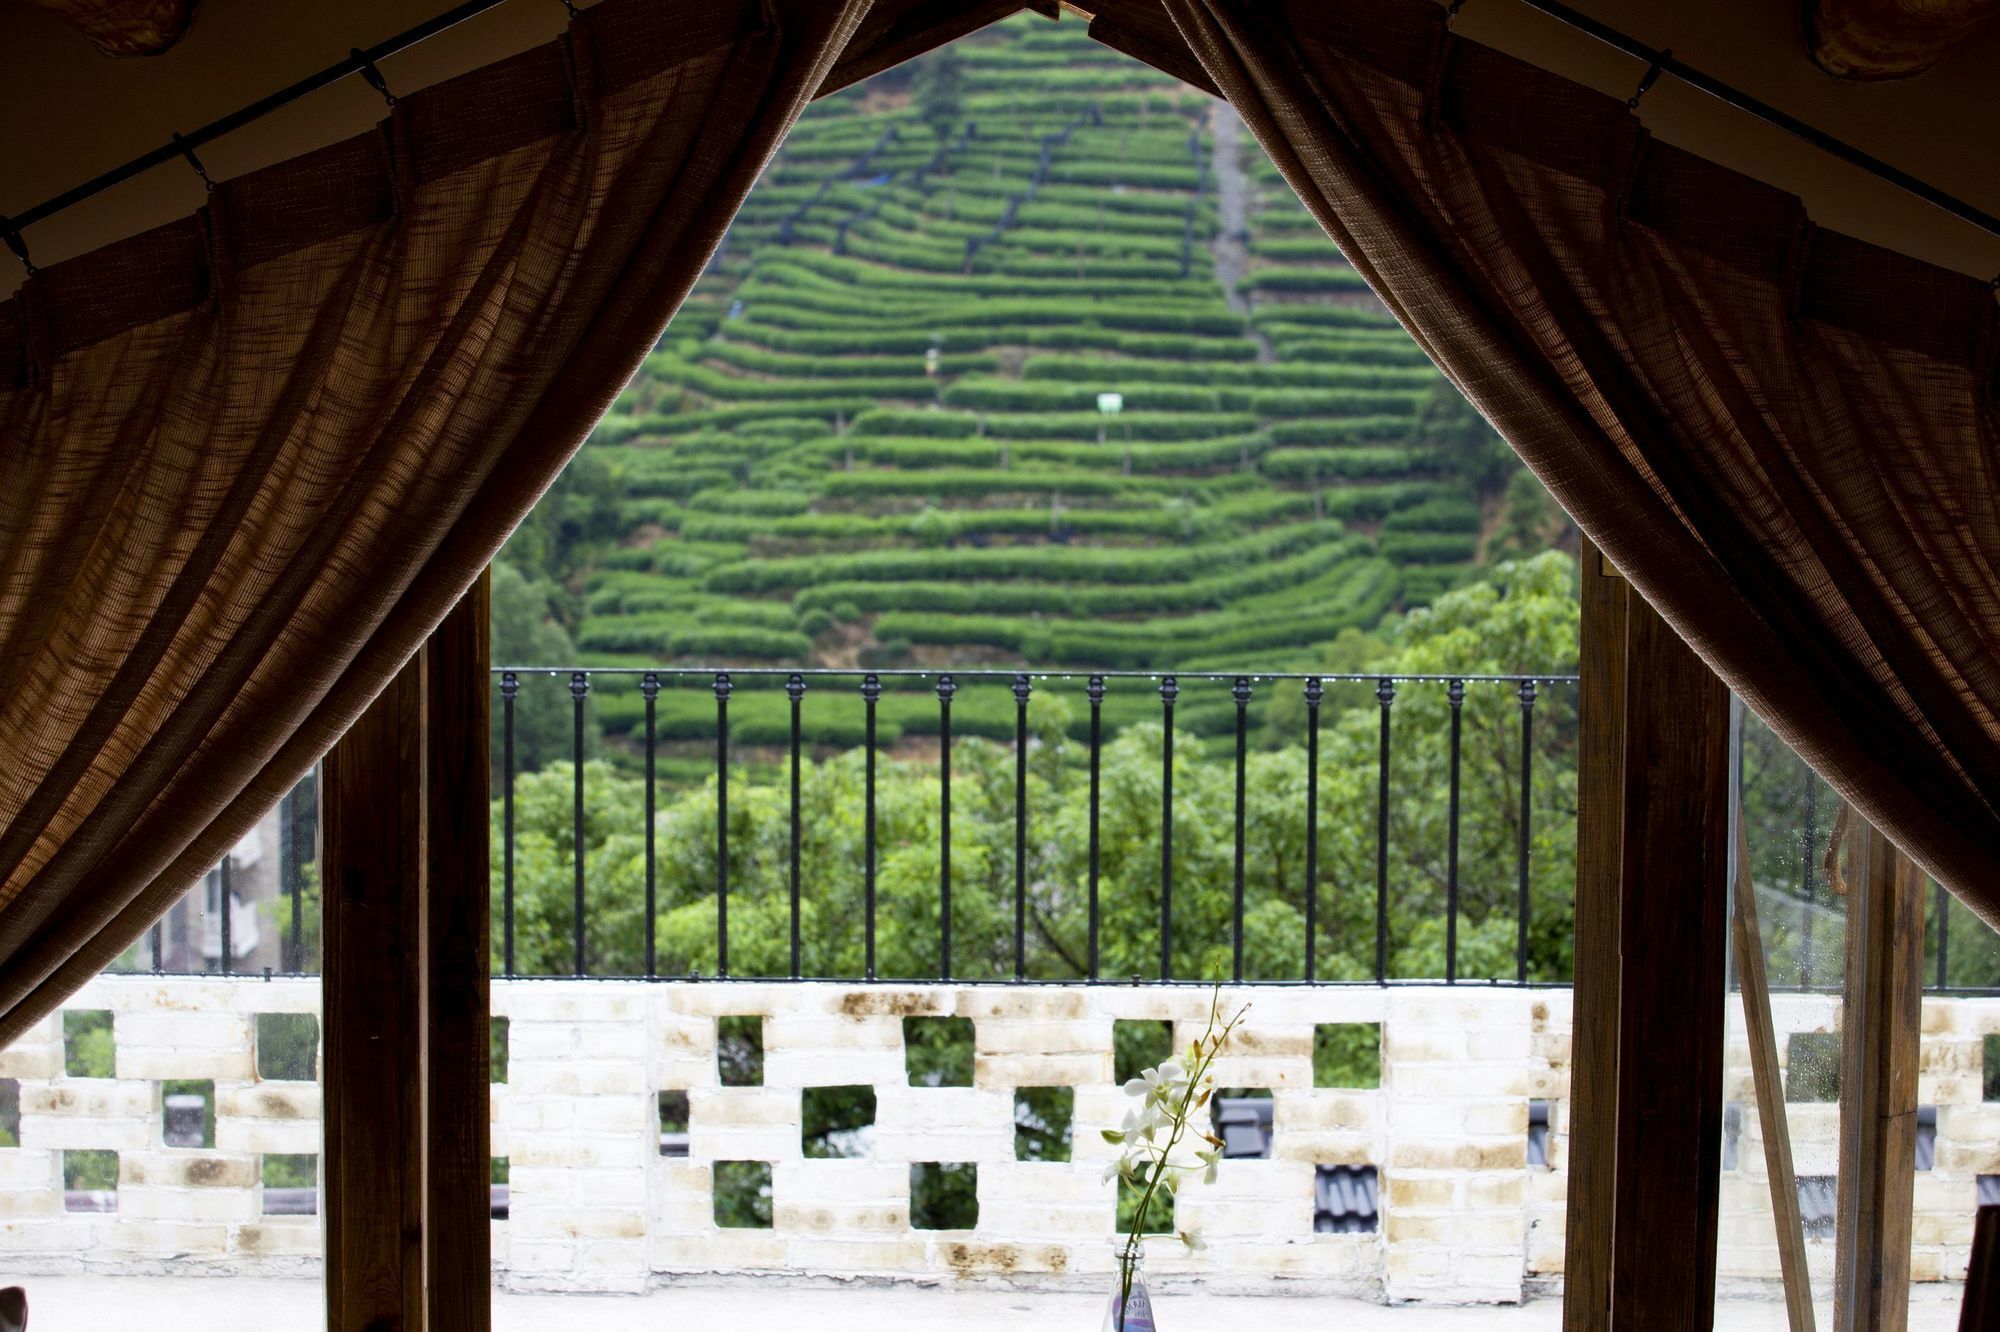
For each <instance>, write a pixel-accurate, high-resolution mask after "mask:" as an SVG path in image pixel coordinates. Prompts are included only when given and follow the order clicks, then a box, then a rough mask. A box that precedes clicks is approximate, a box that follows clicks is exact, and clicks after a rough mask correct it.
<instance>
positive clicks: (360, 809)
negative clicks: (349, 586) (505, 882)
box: [321, 577, 492, 1332]
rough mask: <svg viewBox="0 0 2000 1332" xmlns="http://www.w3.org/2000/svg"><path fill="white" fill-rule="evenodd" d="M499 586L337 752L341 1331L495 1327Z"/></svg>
mask: <svg viewBox="0 0 2000 1332" xmlns="http://www.w3.org/2000/svg"><path fill="white" fill-rule="evenodd" d="M488 598H489V593H488V584H487V581H486V579H485V578H484V577H482V578H481V579H480V581H479V583H478V584H477V585H476V586H475V587H474V588H473V590H472V592H471V593H470V594H468V595H467V597H466V598H465V599H464V600H463V601H462V602H461V603H460V604H459V605H458V606H457V607H456V608H455V609H454V610H453V611H452V612H451V614H450V615H449V616H448V617H447V618H446V620H445V622H444V623H443V624H442V625H441V626H439V628H438V631H437V632H436V634H434V635H433V637H432V639H431V641H430V642H429V643H428V644H426V646H425V647H424V648H423V650H422V651H421V652H419V654H418V655H417V657H416V658H415V659H414V660H413V661H411V662H410V664H409V665H408V666H406V667H405V668H404V669H403V670H402V671H401V672H400V673H399V674H398V675H397V677H396V678H395V679H394V680H393V681H391V682H390V684H389V686H388V687H387V688H386V689H385V690H384V691H383V693H382V695H381V697H379V698H378V699H376V701H375V702H374V703H373V704H372V705H370V707H369V708H368V710H367V711H366V712H365V713H363V714H362V716H361V718H360V719H359V720H358V721H356V722H355V724H354V725H353V727H351V728H350V729H349V731H348V733H347V734H346V735H345V736H343V737H342V738H341V740H340V741H339V742H338V743H337V744H336V745H335V746H334V747H333V749H332V750H331V751H330V752H329V753H328V755H327V758H326V763H325V775H324V780H323V784H322V801H323V806H324V808H323V813H322V816H321V818H322V822H321V835H322V838H323V848H322V852H321V857H322V864H323V865H324V867H325V871H324V872H325V876H326V877H325V882H326V885H327V889H326V892H325V894H324V903H323V908H322V909H323V911H324V913H325V920H324V923H323V926H322V930H323V936H324V940H325V946H324V973H325V974H324V978H323V984H324V1007H325V1013H326V1018H325V1037H324V1053H325V1057H324V1071H325V1088H324V1102H325V1125H326V1128H325V1154H326V1160H325V1163H324V1164H325V1171H324V1174H325V1179H326V1192H325V1200H324V1209H323V1210H324V1214H325V1218H326V1221H325V1231H326V1299H327V1322H326V1326H327V1329H328V1332H383V1330H384V1329H392V1328H393V1329H397V1330H398V1332H486V1329H487V1328H489V1327H490V1325H491V1297H490V1293H489V1291H490V1283H491V1280H492V1276H491V1257H490V1252H489V1250H490V1239H489V1235H490V1226H489V1221H488V1216H489V1211H490V1205H489V1202H488V1183H487V1181H488V1178H489V1173H488V1172H489V1170H490V1165H489V1156H490V1150H491V1149H490V1143H489V1129H488V1118H487V1114H488V1111H487V1102H488V1096H489V1093H488V1080H489V1073H488V1069H487V1051H488V1045H487V1028H488V1018H487V1013H488V1004H487V1000H488V994H487V947H488V907H487V900H488V892H489V887H488V880H487V854H488V847H487V791H486V785H487V772H488V768H487V753H488V749H487V744H488V741H487V702H486V687H487V681H486V663H487V632H486V625H487V615H488Z"/></svg>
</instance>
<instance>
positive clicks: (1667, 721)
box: [1611, 596, 1730, 1332]
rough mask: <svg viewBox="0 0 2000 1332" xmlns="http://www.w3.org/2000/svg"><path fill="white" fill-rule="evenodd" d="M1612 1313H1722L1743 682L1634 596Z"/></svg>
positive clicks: (1643, 1331)
mask: <svg viewBox="0 0 2000 1332" xmlns="http://www.w3.org/2000/svg"><path fill="white" fill-rule="evenodd" d="M1624 756H1625V757H1624V773H1623V783H1622V789H1623V802H1624V803H1623V819H1624V827H1623V838H1622V842H1621V846H1620V853H1621V854H1620V879H1621V891H1620V907H1619V912H1620V919H1619V939H1620V972H1619V1006H1618V1050H1619V1058H1618V1083H1617V1097H1618V1105H1617V1179H1616V1181H1615V1185H1614V1190H1615V1195H1616V1196H1615V1202H1614V1207H1613V1217H1612V1234H1611V1325H1612V1326H1613V1327H1615V1328H1616V1329H1618V1332H1649V1330H1650V1329H1655V1328H1657V1329H1662V1332H1665V1330H1667V1329H1671V1332H1701V1330H1702V1329H1707V1328H1710V1327H1712V1326H1713V1325H1714V1319H1715V1245H1716V1209H1717V1201H1718V1196H1719V1190H1720V1185H1721V1163H1722V1162H1721V1154H1722V1046H1723V995H1724V992H1725V990H1726V989H1727V974H1726V973H1727V965H1728V947H1727V939H1728V912H1727V902H1728V869H1729V866H1728V860H1729V855H1728V851H1729V795H1730V792H1729V692H1728V690H1727V689H1726V688H1724V687H1723V684H1722V682H1721V681H1720V680H1719V679H1717V678H1716V676H1715V674H1714V672H1712V671H1710V670H1709V669H1708V666H1707V665H1706V664H1705V663H1704V662H1703V661H1702V660H1701V659H1700V658H1699V657H1697V656H1696V655H1695V654H1694V651H1693V650H1692V649H1691V648H1689V647H1688V646H1687V644H1686V643H1684V642H1683V641H1682V640H1681V639H1680V637H1679V636H1678V635H1676V634H1675V633H1674V631H1673V630H1672V629H1670V628H1669V627H1668V626H1667V624H1666V622H1665V621H1664V620H1662V619H1661V618H1660V617H1659V615H1658V614H1657V613H1656V612H1655V611H1654V610H1653V609H1652V608H1651V607H1650V606H1648V605H1646V604H1645V603H1644V602H1643V601H1642V600H1641V599H1640V598H1639V597H1637V596H1631V597H1628V598H1627V605H1626V635H1625V744H1624Z"/></svg>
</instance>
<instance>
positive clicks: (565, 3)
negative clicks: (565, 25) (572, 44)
mask: <svg viewBox="0 0 2000 1332" xmlns="http://www.w3.org/2000/svg"><path fill="white" fill-rule="evenodd" d="M562 7H563V8H564V9H566V10H568V11H569V21H570V22H571V23H574V22H576V17H577V14H578V13H579V12H580V11H578V9H577V7H576V0H562Z"/></svg>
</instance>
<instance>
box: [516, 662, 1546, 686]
mask: <svg viewBox="0 0 2000 1332" xmlns="http://www.w3.org/2000/svg"><path fill="white" fill-rule="evenodd" d="M490 669H491V673H492V674H494V675H516V676H519V675H550V676H561V675H575V674H578V673H582V674H584V675H634V676H647V675H656V676H657V675H688V676H704V677H707V676H716V675H730V676H770V677H772V678H774V679H780V680H784V679H790V678H791V677H792V676H794V675H796V676H800V677H802V678H804V679H815V678H820V679H826V678H831V679H843V680H844V679H852V680H859V679H862V678H863V677H866V676H870V675H872V676H874V677H875V678H876V679H878V680H933V679H936V678H937V677H939V676H942V675H949V676H950V677H951V678H952V679H954V680H1014V679H1018V678H1019V677H1021V676H1023V675H1025V676H1028V677H1030V678H1032V679H1036V680H1055V679H1061V680H1090V679H1093V678H1095V679H1100V680H1166V679H1174V680H1223V681H1233V680H1252V681H1256V680H1297V681H1299V682H1301V683H1303V682H1305V681H1307V680H1318V681H1319V682H1320V683H1322V684H1378V683H1380V682H1381V681H1383V680H1390V681H1395V682H1397V683H1411V684H1453V683H1458V684H1528V683H1534V684H1575V683H1577V681H1578V679H1579V678H1580V677H1579V676H1576V675H1569V674H1563V673H1561V672H1547V671H1538V672H1535V673H1533V674H1528V675H1497V674H1491V673H1481V672H1477V671H1468V672H1464V673H1462V674H1457V675H1451V674H1442V675H1441V674H1421V675H1406V674H1401V673H1398V672H1395V671H1362V672H1348V671H1166V670H1161V671H1093V670H1075V669H1058V670H1050V669H1048V668H1041V669H1034V668H1023V669H1019V670H1008V669H1006V668H1003V667H992V666H973V667H964V668H960V667H956V666H940V667H935V668H924V669H921V670H919V669H913V668H910V667H896V668H891V667H883V668H880V669H874V668H870V667H866V666H855V667H845V666H494V667H492V668H490Z"/></svg>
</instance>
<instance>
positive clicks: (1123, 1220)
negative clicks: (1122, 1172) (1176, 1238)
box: [1118, 1177, 1174, 1235]
mask: <svg viewBox="0 0 2000 1332" xmlns="http://www.w3.org/2000/svg"><path fill="white" fill-rule="evenodd" d="M1145 1192H1146V1188H1145V1185H1143V1184H1135V1183H1133V1182H1132V1181H1131V1180H1129V1179H1124V1178H1122V1177H1121V1178H1120V1179H1119V1181H1118V1233H1119V1234H1121V1235H1129V1234H1131V1233H1132V1223H1133V1221H1134V1220H1136V1219H1137V1217H1138V1215H1139V1201H1140V1199H1141V1198H1142V1197H1144V1196H1145ZM1145 1233H1146V1234H1148V1235H1171V1234H1173V1233H1174V1199H1173V1195H1172V1194H1170V1193H1168V1192H1167V1191H1166V1190H1165V1189H1161V1190H1160V1191H1159V1192H1157V1193H1156V1194H1154V1195H1153V1201H1152V1205H1151V1206H1149V1207H1148V1208H1147V1209H1146V1229H1145Z"/></svg>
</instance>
